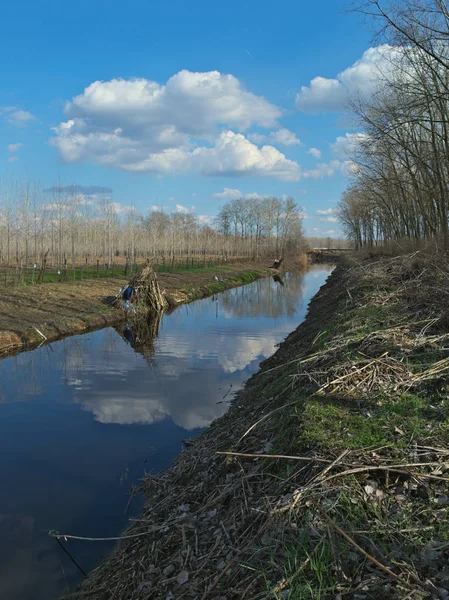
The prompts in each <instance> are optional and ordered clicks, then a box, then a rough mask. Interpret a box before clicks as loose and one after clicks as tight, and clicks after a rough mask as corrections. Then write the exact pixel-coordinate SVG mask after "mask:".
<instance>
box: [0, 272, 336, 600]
mask: <svg viewBox="0 0 449 600" xmlns="http://www.w3.org/2000/svg"><path fill="white" fill-rule="evenodd" d="M329 272H330V267H327V266H325V265H320V266H316V267H314V268H312V269H311V270H310V271H309V272H308V273H306V274H305V275H299V274H295V273H289V274H287V275H286V276H285V278H284V280H283V281H282V282H276V281H274V280H272V279H268V278H265V279H260V280H258V281H256V282H254V283H252V284H248V285H246V286H243V287H240V288H235V289H233V290H228V291H226V292H224V293H222V294H220V295H218V296H216V297H214V298H207V299H204V300H198V301H196V302H193V303H192V304H188V305H185V306H182V307H179V308H178V309H177V310H175V311H174V312H173V313H172V314H170V315H165V316H164V317H163V319H162V321H161V322H160V323H153V324H151V325H150V326H146V327H140V328H137V329H135V328H123V327H122V328H120V329H117V330H116V329H114V328H107V329H103V330H101V331H97V332H94V333H89V334H85V335H80V336H76V337H72V338H67V339H65V340H62V341H60V342H56V343H54V344H52V345H51V346H45V347H42V348H40V349H37V350H34V351H32V352H27V353H23V354H20V355H18V356H16V357H13V358H8V359H5V360H3V361H1V362H0V477H1V486H0V598H2V599H3V598H4V599H5V600H10V599H11V600H52V599H54V598H58V597H59V596H60V595H61V594H63V593H65V592H67V591H68V590H69V589H71V588H73V586H74V585H75V584H76V583H77V582H78V581H79V580H80V578H81V577H82V576H81V574H80V572H79V571H78V570H77V568H76V567H75V566H74V564H73V563H72V562H71V561H70V559H69V558H68V557H67V556H66V555H65V554H64V553H63V552H62V550H61V549H60V548H59V547H58V546H57V544H56V542H55V540H54V539H51V538H49V537H48V535H47V532H48V530H57V531H59V532H60V533H67V534H75V535H81V536H88V537H109V536H116V535H119V534H120V531H121V530H122V529H123V528H124V527H125V526H126V524H127V523H128V522H129V518H130V517H132V516H133V515H135V514H136V513H138V512H139V510H140V508H141V503H142V499H141V498H140V496H137V497H136V498H134V499H132V500H131V501H130V492H131V490H132V486H133V485H134V484H136V483H137V482H138V480H139V478H141V477H142V476H144V475H145V473H156V472H158V471H160V470H161V469H164V468H166V467H168V466H169V465H170V464H171V462H172V460H173V458H174V457H175V456H176V455H177V454H178V453H179V451H180V450H181V448H182V440H183V439H185V438H189V437H193V436H195V435H197V434H198V433H199V432H200V431H201V430H202V429H203V428H204V427H207V425H209V424H210V423H211V422H212V421H213V420H214V419H216V418H217V417H220V416H221V415H223V414H224V412H225V411H226V410H227V408H228V402H229V400H230V399H231V398H232V394H233V393H234V392H235V391H236V390H238V389H239V388H240V387H241V386H242V384H243V383H244V382H245V380H247V379H248V378H249V377H250V376H251V375H252V374H253V373H255V372H256V371H257V369H258V365H259V363H260V362H261V360H263V359H264V358H266V357H268V356H270V355H271V354H272V353H273V352H274V350H275V348H276V345H277V344H278V343H279V342H280V341H282V340H283V339H284V338H285V337H286V336H287V334H288V333H290V332H291V331H292V330H293V329H294V328H295V327H296V326H297V325H298V324H299V323H300V322H301V321H302V320H303V319H304V316H305V313H306V310H307V305H308V303H309V301H310V299H311V298H312V297H313V296H314V295H315V293H316V292H317V291H318V289H319V288H320V286H321V285H322V284H323V283H324V281H325V279H326V277H327V276H328V274H329ZM67 548H68V549H69V551H70V552H71V553H72V554H73V556H74V557H75V558H76V560H77V561H78V562H79V564H80V565H81V567H82V568H83V569H84V570H86V571H88V570H90V569H92V568H93V567H94V566H95V565H96V564H98V561H99V560H100V559H101V558H102V557H103V556H104V555H105V554H106V553H107V552H109V551H110V550H111V548H112V543H111V542H95V543H93V542H79V541H69V542H67Z"/></svg>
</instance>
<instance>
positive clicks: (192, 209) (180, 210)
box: [176, 204, 195, 215]
mask: <svg viewBox="0 0 449 600" xmlns="http://www.w3.org/2000/svg"><path fill="white" fill-rule="evenodd" d="M176 212H178V213H182V214H183V215H188V214H191V213H194V212H195V207H194V206H191V207H190V208H187V206H183V205H182V204H177V205H176Z"/></svg>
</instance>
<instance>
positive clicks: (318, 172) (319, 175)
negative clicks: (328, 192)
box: [303, 160, 342, 179]
mask: <svg viewBox="0 0 449 600" xmlns="http://www.w3.org/2000/svg"><path fill="white" fill-rule="evenodd" d="M341 166H342V163H341V162H340V161H339V160H331V162H329V163H318V164H317V166H316V167H315V168H314V169H310V170H309V171H304V173H303V177H304V178H305V179H323V178H324V177H332V176H333V175H335V173H337V172H339V171H340V170H341Z"/></svg>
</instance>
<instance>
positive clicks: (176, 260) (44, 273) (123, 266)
mask: <svg viewBox="0 0 449 600" xmlns="http://www.w3.org/2000/svg"><path fill="white" fill-rule="evenodd" d="M248 260H250V259H249V258H247V257H241V256H232V257H225V256H206V255H204V256H194V257H186V256H174V257H157V258H154V259H153V261H154V268H155V270H156V272H159V273H167V272H180V271H194V270H205V269H209V268H213V267H219V268H223V267H225V266H226V265H230V264H237V263H240V262H246V261H248ZM144 263H145V260H144V259H143V258H141V259H139V260H136V262H131V261H124V260H123V259H122V260H118V261H117V262H111V263H107V262H104V260H102V259H95V260H93V261H92V260H90V261H89V260H87V259H84V260H82V261H81V260H78V261H75V263H74V264H72V263H71V262H70V264H69V263H68V262H67V263H64V264H63V265H59V266H52V265H47V264H46V265H43V264H42V262H41V263H37V262H36V263H29V264H28V265H23V264H20V263H19V264H16V265H14V266H6V265H0V284H1V285H2V286H18V285H36V284H40V283H56V282H65V281H84V280H88V279H101V278H105V277H121V278H124V277H129V278H131V277H132V276H133V275H134V274H135V273H136V272H137V271H138V270H139V269H140V267H141V266H142V265H143V264H144Z"/></svg>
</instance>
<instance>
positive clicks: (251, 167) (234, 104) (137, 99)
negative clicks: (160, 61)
mask: <svg viewBox="0 0 449 600" xmlns="http://www.w3.org/2000/svg"><path fill="white" fill-rule="evenodd" d="M65 114H66V116H67V117H68V120H67V121H65V122H63V123H60V125H58V126H57V127H55V128H53V131H54V133H55V137H54V138H52V140H51V143H52V145H54V146H56V147H57V148H58V150H59V153H60V155H61V158H62V159H63V160H64V161H65V162H67V163H75V162H80V161H92V162H95V163H98V164H101V165H103V166H108V167H114V168H119V169H123V170H126V171H134V172H147V173H157V174H162V175H171V174H173V175H175V174H178V173H196V174H200V175H206V176H209V175H211V176H217V175H218V176H220V175H222V176H245V175H260V176H271V177H276V178H279V179H284V180H286V181H297V180H298V179H299V178H300V169H299V166H298V164H297V163H296V162H294V161H292V160H289V159H287V158H286V157H285V156H284V154H282V153H281V152H279V151H278V150H277V149H276V148H274V147H273V146H271V145H265V146H262V147H261V148H258V147H257V145H255V144H254V143H251V142H250V141H249V140H248V139H247V138H246V137H245V136H244V135H242V133H241V132H242V131H245V130H247V129H248V128H249V127H251V126H252V125H258V126H260V127H271V126H273V125H276V124H277V119H278V118H279V117H280V116H281V111H280V109H279V108H277V107H276V106H274V105H272V104H270V103H269V102H267V101H266V100H265V99H264V98H263V97H261V96H256V95H254V94H252V93H250V92H247V91H246V90H244V89H243V87H242V85H241V84H240V82H239V81H238V79H236V78H235V77H233V76H232V75H223V74H221V73H219V72H218V71H211V72H208V73H192V72H190V71H180V72H179V73H177V74H176V75H174V76H173V77H171V78H170V79H169V80H168V81H167V83H166V84H165V85H160V84H158V83H156V82H154V81H150V80H147V79H136V80H123V79H120V80H119V79H113V80H111V81H108V82H101V81H96V82H94V83H92V84H91V85H90V86H88V87H87V88H86V89H85V90H84V92H83V93H82V94H80V95H79V96H76V97H75V98H74V99H73V100H72V101H71V102H69V103H67V105H66V107H65ZM231 127H232V128H233V129H236V130H237V133H236V132H234V131H232V130H231V129H230V128H231ZM274 133H275V135H276V140H277V141H279V140H283V143H286V142H288V143H290V144H292V143H297V142H296V141H295V140H296V138H295V136H294V134H292V133H291V132H288V130H283V129H280V130H278V131H277V132H274ZM201 140H202V141H201Z"/></svg>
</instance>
